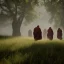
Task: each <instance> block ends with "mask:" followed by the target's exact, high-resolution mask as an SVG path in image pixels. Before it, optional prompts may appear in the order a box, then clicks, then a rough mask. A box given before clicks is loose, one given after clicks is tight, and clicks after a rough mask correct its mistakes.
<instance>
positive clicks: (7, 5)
mask: <svg viewBox="0 0 64 64" xmlns="http://www.w3.org/2000/svg"><path fill="white" fill-rule="evenodd" d="M5 3H6V7H7V9H8V10H9V12H10V13H11V15H13V14H14V13H13V11H12V10H11V7H10V5H9V2H8V0H5Z"/></svg>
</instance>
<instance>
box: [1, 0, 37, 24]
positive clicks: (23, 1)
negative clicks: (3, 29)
mask: <svg viewBox="0 0 64 64" xmlns="http://www.w3.org/2000/svg"><path fill="white" fill-rule="evenodd" d="M36 4H38V0H0V22H1V21H5V20H7V19H9V18H11V19H12V20H13V18H14V16H16V19H17V21H21V22H22V21H23V20H22V18H25V19H26V21H27V22H28V20H29V21H30V20H33V19H34V17H33V16H34V13H32V12H33V11H34V7H35V5H36ZM3 18H5V19H3ZM28 23H29V22H28Z"/></svg>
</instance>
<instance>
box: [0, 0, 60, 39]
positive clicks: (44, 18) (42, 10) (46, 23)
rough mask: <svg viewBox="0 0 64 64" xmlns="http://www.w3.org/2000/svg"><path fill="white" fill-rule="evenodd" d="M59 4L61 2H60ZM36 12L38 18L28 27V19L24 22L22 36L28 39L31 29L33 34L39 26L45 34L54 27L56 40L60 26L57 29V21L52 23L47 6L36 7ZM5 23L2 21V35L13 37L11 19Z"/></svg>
mask: <svg viewBox="0 0 64 64" xmlns="http://www.w3.org/2000/svg"><path fill="white" fill-rule="evenodd" d="M27 1H29V0H27ZM39 1H41V0H39ZM46 2H47V1H46ZM49 2H51V1H49ZM49 2H47V3H49ZM57 2H59V0H58V1H57ZM49 4H50V3H49ZM34 10H35V14H36V16H37V18H36V19H34V20H33V21H32V22H30V23H29V22H28V24H27V25H26V24H25V21H26V19H25V18H24V19H23V22H22V25H21V28H20V32H21V35H22V36H24V37H27V36H28V31H29V30H30V29H31V30H32V33H33V29H34V28H35V27H36V26H37V25H39V26H40V28H41V30H42V33H43V30H44V29H48V28H49V27H52V29H53V31H54V38H56V36H57V34H56V33H57V29H58V28H59V27H60V26H58V27H55V21H56V20H53V22H52V23H50V18H51V17H52V16H51V14H50V12H48V11H47V10H46V7H45V6H35V8H34ZM0 11H1V10H0ZM0 19H1V17H0ZM5 21H7V22H5ZM4 22H5V23H2V21H1V20H0V35H10V36H11V35H12V33H13V31H12V22H11V19H8V20H5V19H4ZM57 24H58V23H57ZM42 35H43V34H42Z"/></svg>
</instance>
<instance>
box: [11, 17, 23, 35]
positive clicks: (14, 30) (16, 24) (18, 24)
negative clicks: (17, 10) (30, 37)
mask: <svg viewBox="0 0 64 64" xmlns="http://www.w3.org/2000/svg"><path fill="white" fill-rule="evenodd" d="M21 24H22V21H21V22H20V21H17V19H16V18H14V19H13V22H12V36H21V32H20V27H21Z"/></svg>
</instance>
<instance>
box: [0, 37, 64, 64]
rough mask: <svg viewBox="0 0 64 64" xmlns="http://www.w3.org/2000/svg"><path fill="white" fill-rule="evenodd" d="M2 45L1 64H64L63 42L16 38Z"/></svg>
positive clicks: (0, 52) (0, 47)
mask: <svg viewBox="0 0 64 64" xmlns="http://www.w3.org/2000/svg"><path fill="white" fill-rule="evenodd" d="M0 44H1V45H0V64H64V41H63V40H62V41H61V40H54V41H50V40H39V41H34V40H33V38H22V37H15V38H10V39H5V40H0Z"/></svg>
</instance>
